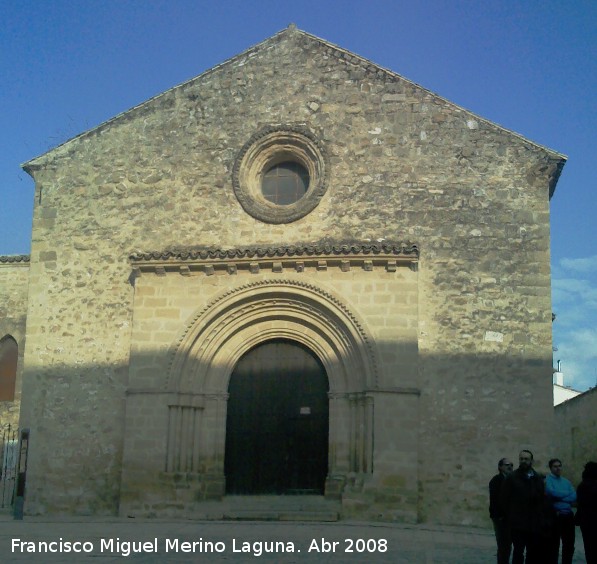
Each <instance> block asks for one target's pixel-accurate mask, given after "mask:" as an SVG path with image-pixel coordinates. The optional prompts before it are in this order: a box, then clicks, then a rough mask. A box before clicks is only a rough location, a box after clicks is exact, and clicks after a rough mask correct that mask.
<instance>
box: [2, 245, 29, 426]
mask: <svg viewBox="0 0 597 564" xmlns="http://www.w3.org/2000/svg"><path fill="white" fill-rule="evenodd" d="M28 288H29V257H27V256H23V255H15V256H2V257H0V362H2V361H3V359H2V358H1V357H2V353H3V350H4V347H2V343H3V342H5V343H7V341H8V340H9V339H10V340H11V349H12V343H13V342H14V343H16V346H17V365H16V374H15V380H14V395H13V397H11V398H8V397H7V398H4V397H3V398H2V399H0V429H1V430H2V431H4V430H5V429H7V428H8V426H9V425H10V427H11V429H17V427H18V424H19V411H20V406H21V386H22V375H23V355H24V352H25V326H26V320H27V292H28ZM10 372H12V370H10ZM2 373H3V374H2V375H3V376H4V377H6V376H8V374H6V375H5V374H4V370H2ZM11 376H12V374H11ZM11 395H12V394H11Z"/></svg>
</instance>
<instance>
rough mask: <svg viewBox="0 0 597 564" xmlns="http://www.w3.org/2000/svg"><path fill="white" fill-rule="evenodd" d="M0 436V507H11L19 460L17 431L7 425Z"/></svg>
mask: <svg viewBox="0 0 597 564" xmlns="http://www.w3.org/2000/svg"><path fill="white" fill-rule="evenodd" d="M0 432H1V436H0V456H1V457H2V458H1V459H0V460H1V461H2V466H1V467H0V507H1V508H5V507H12V505H13V503H14V493H15V486H16V482H17V462H18V458H19V430H18V428H13V427H11V426H10V425H7V426H6V427H5V428H4V429H2V430H1V431H0Z"/></svg>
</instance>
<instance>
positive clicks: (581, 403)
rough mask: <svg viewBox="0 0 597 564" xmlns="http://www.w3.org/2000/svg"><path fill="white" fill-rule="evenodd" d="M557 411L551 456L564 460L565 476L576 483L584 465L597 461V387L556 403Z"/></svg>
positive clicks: (579, 478)
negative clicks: (554, 439)
mask: <svg viewBox="0 0 597 564" xmlns="http://www.w3.org/2000/svg"><path fill="white" fill-rule="evenodd" d="M554 413H555V424H556V429H557V433H556V439H557V440H556V441H555V444H553V447H552V448H553V450H552V455H553V457H556V458H560V459H561V460H562V464H563V466H564V475H565V476H566V477H567V478H568V479H569V480H571V481H572V483H573V484H574V485H575V486H577V485H578V484H579V483H580V480H581V475H582V471H583V470H584V466H585V464H586V463H587V462H589V461H590V460H592V461H594V462H597V447H596V445H597V415H596V414H597V388H591V389H590V390H589V391H587V392H584V393H583V394H580V395H579V396H576V397H574V398H572V399H569V400H567V401H565V402H563V403H561V404H559V405H556V406H555V408H554ZM550 458H551V457H550Z"/></svg>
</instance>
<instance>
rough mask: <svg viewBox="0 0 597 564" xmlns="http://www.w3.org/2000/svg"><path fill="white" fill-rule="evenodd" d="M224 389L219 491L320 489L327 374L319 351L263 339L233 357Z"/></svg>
mask: <svg viewBox="0 0 597 564" xmlns="http://www.w3.org/2000/svg"><path fill="white" fill-rule="evenodd" d="M228 392H229V400H228V410H227V418H226V445H225V456H224V472H225V477H226V493H228V494H236V495H238V494H248V495H258V494H275V495H292V494H319V495H323V493H324V486H325V480H326V476H327V473H328V434H329V406H328V392H329V382H328V377H327V374H326V371H325V368H324V367H323V364H322V363H321V361H320V360H319V358H317V356H316V355H315V354H314V353H313V352H312V351H311V350H310V349H308V348H307V347H305V346H303V345H302V344H299V343H297V342H295V341H291V340H286V339H274V340H269V341H266V342H265V343H261V344H259V345H257V346H255V347H253V348H252V349H251V350H249V351H248V352H247V353H245V354H244V355H243V356H242V357H241V358H240V360H239V361H238V363H237V364H236V367H235V369H234V371H233V372H232V375H231V377H230V383H229V389H228Z"/></svg>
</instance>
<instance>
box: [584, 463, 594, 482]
mask: <svg viewBox="0 0 597 564" xmlns="http://www.w3.org/2000/svg"><path fill="white" fill-rule="evenodd" d="M582 479H583V480H588V481H597V462H587V463H586V464H585V469H584V470H583V473H582Z"/></svg>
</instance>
